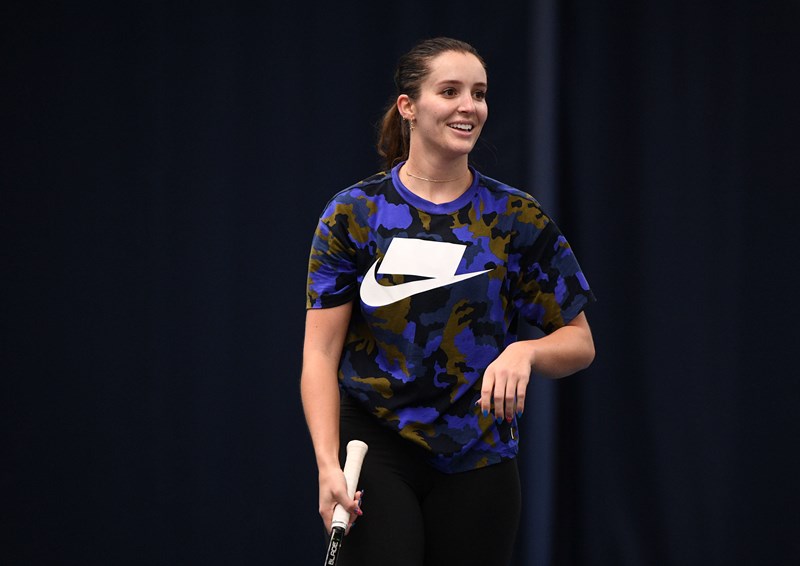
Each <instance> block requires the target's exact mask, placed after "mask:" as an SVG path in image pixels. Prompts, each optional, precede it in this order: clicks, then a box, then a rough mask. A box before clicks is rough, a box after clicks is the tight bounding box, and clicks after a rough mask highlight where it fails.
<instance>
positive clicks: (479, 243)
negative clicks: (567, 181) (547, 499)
mask: <svg viewBox="0 0 800 566" xmlns="http://www.w3.org/2000/svg"><path fill="white" fill-rule="evenodd" d="M395 82H396V85H397V88H398V96H397V99H396V101H393V103H392V104H391V106H390V107H389V109H388V110H387V112H386V114H385V116H384V120H383V126H382V131H381V138H380V140H379V144H378V147H379V152H380V153H381V155H382V156H383V157H384V158H385V160H386V164H387V171H385V172H382V173H379V174H377V175H374V176H372V177H370V178H368V179H366V180H364V181H361V182H360V183H358V184H356V185H354V186H352V187H349V188H347V189H345V190H344V191H341V192H339V193H338V194H337V195H336V196H334V197H333V199H332V200H331V201H330V202H329V203H328V205H327V207H326V209H325V211H324V212H323V214H322V217H321V219H320V222H319V225H318V228H317V231H316V233H315V237H314V242H313V245H312V250H311V257H310V261H309V276H308V288H307V291H308V294H307V298H308V300H307V307H308V310H307V319H306V336H305V343H304V354H303V372H302V377H301V393H302V399H303V406H304V410H305V414H306V420H307V423H308V427H309V431H310V433H311V438H312V442H313V445H314V450H315V454H316V459H317V466H318V469H319V511H320V514H321V516H322V519H323V522H324V524H325V525H326V527H328V528H330V522H331V517H332V513H333V508H334V506H335V505H336V504H337V503H339V504H341V505H343V506H345V507H346V508H347V509H349V510H350V512H351V520H352V521H355V519H356V518H357V517H358V516H359V515H361V513H362V511H361V508H360V501H361V496H362V492H361V491H359V492H356V497H355V499H350V498H348V497H347V494H346V486H345V481H344V477H343V473H342V468H341V461H342V456H343V454H342V452H343V448H344V446H346V444H347V442H348V441H349V440H351V439H354V438H356V439H360V440H363V441H365V442H366V443H367V444H368V445H369V453H368V454H367V457H366V459H365V462H364V467H363V469H362V472H361V480H360V487H361V488H363V494H365V499H364V501H365V502H366V503H365V511H364V512H365V513H366V514H365V516H364V518H363V519H361V520H360V521H359V523H358V526H357V527H356V528H353V530H352V532H350V533H349V535H348V537H347V541H346V544H344V545H343V546H342V554H341V558H340V560H341V564H345V565H355V564H381V565H382V566H386V565H390V564H402V565H403V566H409V565H423V564H427V565H433V564H437V565H441V564H486V563H489V562H491V563H493V564H498V563H500V564H504V563H508V561H509V560H510V558H511V554H512V550H513V544H514V538H515V536H516V530H517V524H518V521H519V514H520V488H519V477H518V472H517V464H516V459H515V456H516V454H517V443H518V434H517V418H519V417H520V415H522V413H523V411H524V410H525V396H526V390H527V386H528V383H529V381H530V375H531V372H532V371H536V372H537V374H539V375H543V376H546V377H551V378H558V377H563V376H566V375H569V374H572V373H574V372H576V371H578V370H581V369H583V368H585V367H587V366H588V365H589V364H590V363H591V362H592V360H593V358H594V345H593V341H592V336H591V332H590V329H589V325H588V323H587V321H586V316H585V315H584V314H583V309H584V307H585V306H586V305H588V304H589V303H591V302H592V301H594V297H593V294H592V292H591V290H590V289H589V286H588V284H587V283H586V280H585V278H584V277H583V274H582V272H581V271H580V267H579V265H578V263H577V261H576V259H575V257H574V255H573V254H572V251H571V249H570V247H569V245H568V244H567V242H566V240H565V239H564V237H563V236H562V235H561V233H560V232H559V230H558V228H557V227H556V225H555V223H554V222H553V221H552V220H550V219H549V218H548V217H547V216H546V215H545V214H544V213H543V212H542V210H541V208H540V206H539V204H538V203H537V202H536V201H535V200H534V199H533V198H532V197H531V196H530V195H528V194H526V193H523V192H521V191H518V190H516V189H514V188H511V187H508V186H507V185H504V184H503V183H500V182H498V181H495V180H493V179H490V178H488V177H485V176H483V175H481V174H480V173H478V172H477V171H476V170H475V169H473V168H472V167H470V166H469V164H468V156H469V153H470V151H471V150H472V148H473V147H474V146H475V142H476V141H477V139H478V137H479V135H480V133H481V129H482V127H483V125H484V123H485V122H486V118H487V116H488V107H487V103H486V91H487V79H486V69H485V65H484V62H483V60H482V59H481V57H480V56H479V55H478V54H477V52H476V51H475V49H474V48H473V47H472V46H470V45H468V44H466V43H463V42H461V41H457V40H453V39H449V38H436V39H431V40H426V41H423V42H421V43H420V44H418V45H417V46H416V47H414V48H413V49H412V50H411V51H410V52H409V53H407V54H406V55H404V56H403V57H401V59H400V61H399V64H398V68H397V71H396V74H395ZM519 318H522V319H524V320H527V321H529V322H530V323H532V324H535V325H537V326H539V327H540V328H542V329H543V330H544V332H545V333H546V335H545V336H544V337H542V338H540V339H537V340H519V341H518V340H517V339H516V324H517V321H518V319H519ZM476 526H478V527H479V528H478V529H477V531H478V533H479V536H475V531H476V529H475V527H476Z"/></svg>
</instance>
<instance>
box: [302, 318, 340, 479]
mask: <svg viewBox="0 0 800 566" xmlns="http://www.w3.org/2000/svg"><path fill="white" fill-rule="evenodd" d="M351 309H352V304H350V303H348V304H345V305H340V306H338V307H334V308H330V309H311V310H309V311H308V312H307V313H306V335H305V342H304V344H303V371H302V373H301V375H300V396H301V398H302V400H303V411H304V413H305V417H306V423H307V424H308V430H309V432H310V433H311V442H312V443H313V445H314V453H315V455H316V458H317V467H318V468H319V471H320V473H324V472H326V471H327V470H331V469H334V468H335V469H336V470H338V471H339V472H341V468H340V464H339V383H338V380H337V372H338V368H339V359H340V357H341V354H342V346H343V344H344V337H345V332H346V330H347V324H348V322H349V320H350V312H351Z"/></svg>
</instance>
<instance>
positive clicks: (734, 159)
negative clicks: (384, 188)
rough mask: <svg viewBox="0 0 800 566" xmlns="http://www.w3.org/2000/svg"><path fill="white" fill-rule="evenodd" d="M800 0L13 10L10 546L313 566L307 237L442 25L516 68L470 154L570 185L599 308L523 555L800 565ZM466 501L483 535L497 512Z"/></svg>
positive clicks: (531, 504) (31, 560)
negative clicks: (406, 67) (799, 214)
mask: <svg viewBox="0 0 800 566" xmlns="http://www.w3.org/2000/svg"><path fill="white" fill-rule="evenodd" d="M799 12H800V9H799V8H798V4H797V3H796V2H788V1H785V2H763V3H750V2H745V1H744V0H741V1H740V0H734V1H730V2H688V1H677V2H670V3H655V2H635V1H625V0H618V1H607V2H585V1H580V0H574V1H565V2H555V0H541V1H539V2H532V3H529V2H521V1H520V2H516V1H515V2H506V3H494V4H492V3H486V2H471V1H468V0H462V1H461V2H449V1H447V2H437V3H429V2H422V1H407V2H404V3H403V4H402V5H397V6H387V5H385V4H381V3H374V2H372V3H366V2H365V3H363V5H357V4H356V3H354V4H351V5H348V4H342V3H338V4H336V3H334V4H329V3H325V4H322V3H320V4H319V5H318V4H315V3H311V4H298V3H295V4H290V3H286V4H280V5H274V4H272V3H249V2H227V3H215V2H210V1H208V2H207V1H199V2H165V3H160V2H140V3H124V2H123V3H116V2H114V3H104V4H98V5H94V6H93V5H90V4H86V3H81V2H77V3H59V2H38V3H31V2H25V3H22V2H17V3H12V4H11V5H8V4H5V5H4V7H3V8H2V9H0V22H2V33H1V34H0V38H1V39H0V41H2V51H1V52H2V56H1V57H0V77H2V89H0V101H1V102H2V104H1V105H0V117H1V119H0V132H2V133H1V134H0V139H2V146H0V191H2V192H1V193H0V194H1V195H2V196H0V225H1V226H2V238H1V239H0V242H2V244H1V245H2V248H0V252H1V255H0V258H2V270H3V271H2V288H3V293H2V310H0V320H2V327H3V338H2V356H1V357H0V359H1V360H2V361H1V362H0V363H2V368H0V371H2V401H3V410H2V412H0V415H2V416H1V417H0V418H2V431H3V443H2V446H3V457H2V459H0V461H2V466H0V470H1V473H0V482H2V491H3V496H2V504H0V508H1V509H2V511H0V516H1V517H2V524H1V525H0V528H2V532H3V533H4V539H5V541H6V542H5V543H4V544H3V545H2V547H0V558H2V562H3V563H4V564H19V565H23V564H25V565H28V564H81V565H84V566H85V565H90V564H98V565H101V564H102V565H107V564H115V565H122V564H164V565H175V564H192V565H199V564H273V563H277V562H278V560H277V558H276V556H278V555H280V556H284V555H286V554H289V555H290V556H291V557H292V558H291V563H293V564H313V563H318V562H319V560H320V559H321V557H322V553H323V552H324V540H323V537H322V533H321V524H320V521H319V518H318V516H317V512H316V507H317V499H316V471H315V468H314V459H313V452H312V450H311V445H310V441H309V439H308V434H307V432H306V429H305V423H304V420H303V416H302V410H301V406H300V400H299V387H298V379H299V373H300V355H301V343H302V331H303V319H304V286H305V270H306V260H307V254H308V248H309V245H310V239H311V234H312V231H313V229H314V226H315V223H316V219H317V216H318V214H319V213H320V211H321V209H322V207H323V206H324V204H325V202H326V201H327V199H328V198H329V197H330V196H331V195H332V194H333V193H334V192H335V191H337V190H339V189H341V188H344V187H345V186H347V185H349V184H350V183H352V182H354V181H357V180H359V179H361V178H364V177H366V176H368V175H369V174H371V173H373V172H375V171H376V170H377V169H378V168H379V164H378V160H377V156H376V154H375V152H374V150H373V142H374V138H375V124H376V122H377V121H378V119H379V118H380V116H381V113H382V110H383V107H384V105H385V103H386V102H387V101H388V100H389V99H390V98H391V97H392V96H393V85H392V72H393V69H394V64H395V62H396V59H397V57H398V56H399V55H400V54H401V53H403V52H405V51H406V50H407V49H408V48H409V47H410V46H411V45H412V44H413V43H414V42H416V41H417V40H419V39H421V38H424V37H429V36H434V35H452V36H456V37H460V38H462V39H465V40H467V41H469V42H471V43H473V44H474V45H475V46H476V47H477V48H478V50H479V51H480V52H481V53H482V54H483V55H484V57H485V59H486V60H487V62H488V65H489V80H490V91H489V105H490V117H489V122H488V124H487V126H486V128H485V130H484V134H483V138H482V141H481V143H480V145H479V147H478V149H477V150H476V152H475V155H474V159H473V163H474V164H475V165H476V166H477V167H478V168H479V169H480V170H481V171H482V172H483V173H485V174H487V175H489V176H492V177H495V178H498V179H501V180H503V181H505V182H507V183H509V184H512V185H516V186H518V187H519V188H522V189H524V190H526V191H529V192H531V193H533V194H534V195H536V196H537V197H538V198H539V199H540V200H541V201H542V202H543V204H544V205H545V207H546V208H547V209H548V210H549V211H550V212H551V214H552V215H553V216H555V217H556V219H557V220H558V223H559V225H560V226H561V228H562V229H563V231H564V232H565V233H566V234H567V236H568V238H569V240H570V242H571V243H572V245H573V247H574V248H575V249H576V253H577V255H578V257H579V259H580V261H581V264H582V267H583V268H584V270H585V272H586V274H587V276H588V277H589V281H590V283H591V285H592V288H593V289H594V291H595V292H596V294H597V296H598V299H599V302H598V303H597V304H596V305H593V306H592V308H591V309H590V311H589V313H588V315H589V320H590V322H591V324H592V327H593V329H594V332H595V337H596V342H597V349H598V355H597V360H596V362H595V363H594V365H593V366H592V367H591V368H590V369H588V370H586V371H584V372H582V373H581V374H580V375H578V376H574V377H570V378H567V379H565V380H562V381H560V382H555V383H553V382H545V381H544V380H540V379H536V380H535V382H534V384H533V385H532V388H531V391H532V394H533V401H532V403H533V405H532V406H531V409H530V410H529V411H527V412H526V415H525V417H524V419H523V423H522V427H523V429H522V435H523V440H522V444H523V447H524V450H523V454H522V455H521V465H522V467H523V474H524V478H525V479H524V482H525V483H524V488H525V516H524V520H523V525H522V527H521V532H520V537H519V544H518V552H517V555H518V558H517V560H516V563H517V564H537V565H543V564H558V565H613V566H620V565H631V566H633V565H636V566H638V565H642V564H658V565H675V566H687V565H695V564H696V565H703V566H707V565H710V564H786V563H788V562H791V560H793V559H795V558H796V557H797V556H798V554H799V553H800V542H798V541H800V520H799V519H798V517H799V515H798V513H797V508H798V503H800V501H799V500H798V499H799V498H798V490H797V477H798V472H800V470H799V469H798V457H797V441H798V436H799V435H798V426H797V416H796V414H797V407H798V400H800V395H799V393H800V389H799V388H798V386H797V370H796V363H795V360H796V352H795V351H796V348H797V338H796V335H797V333H796V331H795V330H794V326H795V325H794V323H795V319H796V316H795V315H796V313H797V306H796V305H797V300H796V298H795V294H796V291H795V288H796V280H797V279H796V276H795V275H796V274H795V272H796V269H795V265H796V259H795V257H796V255H797V247H796V246H795V245H794V244H795V240H796V238H795V236H794V233H795V228H794V218H795V216H794V214H793V208H794V205H793V203H794V196H793V193H794V192H795V191H796V190H797V187H798V154H799V152H798V136H797V131H798V126H800V110H798V108H800V107H799V106H798V104H797V100H798V99H800V96H799V95H800V92H798V88H797V84H796V79H795V75H796V54H797V53H798V52H800V50H798V45H797V44H798V36H797V29H798V24H799V23H800V17H799V16H800V13H799ZM465 496H469V497H475V516H474V517H470V518H465V520H466V523H465V528H470V529H473V528H476V527H479V525H480V523H481V522H482V521H491V520H492V517H493V516H494V515H496V514H497V513H502V512H503V510H502V509H496V508H494V507H493V506H492V502H491V501H483V500H481V499H480V497H479V496H475V494H465ZM368 515H369V501H368V498H365V517H364V520H367V518H368ZM276 553H280V554H276Z"/></svg>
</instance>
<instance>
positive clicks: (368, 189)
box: [322, 171, 392, 216]
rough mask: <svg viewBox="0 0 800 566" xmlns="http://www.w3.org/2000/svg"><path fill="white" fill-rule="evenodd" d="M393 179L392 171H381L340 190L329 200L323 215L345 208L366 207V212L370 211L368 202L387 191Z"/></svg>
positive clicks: (354, 209)
mask: <svg viewBox="0 0 800 566" xmlns="http://www.w3.org/2000/svg"><path fill="white" fill-rule="evenodd" d="M391 181H392V175H391V172H390V171H381V172H380V173H375V174H374V175H370V176H369V177H367V178H366V179H363V180H361V181H359V182H357V183H354V184H352V185H350V186H349V187H346V188H344V189H342V190H340V191H339V192H337V193H336V194H334V195H333V196H332V197H331V198H330V200H328V202H327V203H326V205H325V208H324V209H323V213H322V216H330V215H331V214H335V213H336V212H337V211H342V210H343V209H347V210H352V211H356V210H358V209H364V211H365V212H368V209H369V204H368V203H369V202H370V201H372V200H374V199H375V198H377V197H378V195H380V194H381V193H383V192H385V191H386V190H387V185H391Z"/></svg>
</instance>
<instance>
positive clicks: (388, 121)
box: [377, 37, 486, 169]
mask: <svg viewBox="0 0 800 566" xmlns="http://www.w3.org/2000/svg"><path fill="white" fill-rule="evenodd" d="M448 51H456V52H458V53H470V54H472V55H474V56H475V57H477V58H478V61H480V62H481V65H483V68H484V69H486V63H485V62H484V60H483V58H482V57H481V56H480V55H479V54H478V52H477V51H476V50H475V48H474V47H472V46H471V45H470V44H469V43H466V42H464V41H460V40H458V39H451V38H449V37H436V38H433V39H426V40H424V41H421V42H420V43H418V44H417V45H415V46H414V47H413V48H412V49H411V51H409V52H408V53H406V54H405V55H403V56H402V57H400V59H399V60H398V62H397V69H396V70H395V72H394V84H395V87H396V88H397V93H396V94H395V97H394V98H393V99H392V100H391V101H390V102H389V104H388V105H387V107H386V111H385V112H384V114H383V120H382V121H381V123H380V132H379V136H378V146H377V149H378V154H379V155H380V156H381V157H382V158H383V161H384V165H385V166H386V168H387V169H391V168H392V167H394V166H395V165H396V164H397V163H399V162H400V161H403V160H404V159H408V140H409V128H408V125H407V124H405V123H404V121H403V117H402V116H400V111H399V110H398V109H397V97H398V96H400V95H401V94H405V95H408V97H409V98H410V99H412V100H414V99H416V98H417V97H418V96H419V89H420V86H421V85H422V82H423V81H424V80H425V78H426V77H427V76H428V74H429V73H430V72H431V70H430V62H431V60H432V59H434V58H436V57H437V56H438V55H441V54H442V53H446V52H448Z"/></svg>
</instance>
